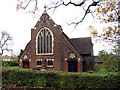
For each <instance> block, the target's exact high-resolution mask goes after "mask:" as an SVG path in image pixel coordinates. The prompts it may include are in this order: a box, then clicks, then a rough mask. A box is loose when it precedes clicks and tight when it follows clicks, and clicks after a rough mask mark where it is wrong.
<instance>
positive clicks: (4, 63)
mask: <svg viewBox="0 0 120 90" xmlns="http://www.w3.org/2000/svg"><path fill="white" fill-rule="evenodd" d="M2 65H3V66H19V62H17V61H2Z"/></svg>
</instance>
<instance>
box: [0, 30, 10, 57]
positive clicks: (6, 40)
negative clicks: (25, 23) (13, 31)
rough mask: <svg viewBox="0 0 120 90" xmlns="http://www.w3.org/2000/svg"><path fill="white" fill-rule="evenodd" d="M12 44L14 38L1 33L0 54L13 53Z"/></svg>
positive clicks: (3, 32)
mask: <svg viewBox="0 0 120 90" xmlns="http://www.w3.org/2000/svg"><path fill="white" fill-rule="evenodd" d="M11 44H12V37H11V36H10V34H8V33H7V32H5V31H2V32H0V53H1V55H2V54H3V52H4V51H12V49H10V47H9V46H10V45H11Z"/></svg>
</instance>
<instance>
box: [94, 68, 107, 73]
mask: <svg viewBox="0 0 120 90" xmlns="http://www.w3.org/2000/svg"><path fill="white" fill-rule="evenodd" d="M105 72H108V70H107V69H106V68H101V69H100V70H99V71H96V73H105Z"/></svg>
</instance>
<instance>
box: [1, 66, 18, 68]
mask: <svg viewBox="0 0 120 90" xmlns="http://www.w3.org/2000/svg"><path fill="white" fill-rule="evenodd" d="M3 68H19V66H5V67H4V66H3Z"/></svg>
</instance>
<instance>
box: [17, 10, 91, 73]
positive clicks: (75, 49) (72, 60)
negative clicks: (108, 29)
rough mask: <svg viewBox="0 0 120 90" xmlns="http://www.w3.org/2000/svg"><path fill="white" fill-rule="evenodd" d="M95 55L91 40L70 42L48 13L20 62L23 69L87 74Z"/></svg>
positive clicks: (40, 20) (32, 35)
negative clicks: (92, 57)
mask: <svg viewBox="0 0 120 90" xmlns="http://www.w3.org/2000/svg"><path fill="white" fill-rule="evenodd" d="M92 54H93V44H92V42H91V38H90V37H86V38H73V39H70V38H69V37H68V36H67V35H66V34H65V33H64V32H63V30H62V28H61V26H60V25H57V24H56V23H55V22H54V21H53V20H52V19H51V17H50V16H49V15H48V14H47V12H46V11H44V12H43V14H42V16H41V17H40V19H39V20H38V22H37V23H36V25H35V26H34V28H32V29H31V40H30V41H29V42H28V44H27V45H26V47H25V49H24V51H23V53H22V55H21V57H20V60H19V63H20V64H19V65H20V68H29V69H37V70H41V71H66V72H84V71H86V70H87V69H86V67H88V63H89V57H91V56H92Z"/></svg>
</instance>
